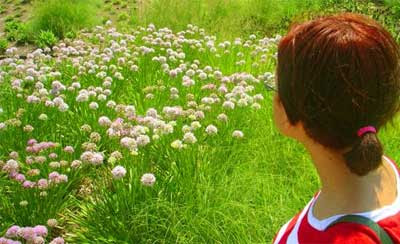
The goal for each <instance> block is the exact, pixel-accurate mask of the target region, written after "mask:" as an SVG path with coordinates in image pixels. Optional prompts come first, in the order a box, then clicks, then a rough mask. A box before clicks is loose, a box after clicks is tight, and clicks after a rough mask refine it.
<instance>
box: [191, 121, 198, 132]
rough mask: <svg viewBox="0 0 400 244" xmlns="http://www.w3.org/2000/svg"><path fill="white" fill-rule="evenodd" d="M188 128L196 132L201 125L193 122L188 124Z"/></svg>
mask: <svg viewBox="0 0 400 244" xmlns="http://www.w3.org/2000/svg"><path fill="white" fill-rule="evenodd" d="M190 127H191V128H192V130H197V129H199V128H201V124H200V122H199V121H193V122H192V123H191V124H190Z"/></svg>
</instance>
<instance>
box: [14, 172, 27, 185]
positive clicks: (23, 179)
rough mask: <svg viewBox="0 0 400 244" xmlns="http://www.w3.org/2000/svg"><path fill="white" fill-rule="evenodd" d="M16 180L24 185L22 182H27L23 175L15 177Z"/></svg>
mask: <svg viewBox="0 0 400 244" xmlns="http://www.w3.org/2000/svg"><path fill="white" fill-rule="evenodd" d="M15 180H16V181H19V182H21V183H22V182H24V181H25V175H23V174H17V175H16V176H15Z"/></svg>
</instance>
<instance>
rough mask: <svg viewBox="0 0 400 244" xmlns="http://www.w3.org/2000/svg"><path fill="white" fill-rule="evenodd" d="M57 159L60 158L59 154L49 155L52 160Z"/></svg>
mask: <svg viewBox="0 0 400 244" xmlns="http://www.w3.org/2000/svg"><path fill="white" fill-rule="evenodd" d="M57 157H58V155H57V153H50V154H49V158H51V159H55V158H57Z"/></svg>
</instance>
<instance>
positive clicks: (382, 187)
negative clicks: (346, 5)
mask: <svg viewBox="0 0 400 244" xmlns="http://www.w3.org/2000/svg"><path fill="white" fill-rule="evenodd" d="M399 57H400V55H399V49H398V46H397V44H396V42H395V41H394V40H393V38H392V37H391V35H390V34H389V33H388V32H387V31H386V30H384V29H383V28H382V27H381V26H380V25H379V24H378V23H377V22H375V21H374V20H372V19H369V18H367V17H364V16H362V15H357V14H350V13H346V14H340V15H334V16H327V17H323V18H319V19H316V20H312V21H309V22H306V23H303V24H300V25H297V26H294V27H292V28H291V29H290V31H289V33H288V34H287V35H286V36H285V37H283V39H282V40H281V42H280V44H279V48H278V67H277V87H278V94H277V95H276V96H275V98H274V118H275V123H276V126H277V127H278V129H279V130H280V132H281V133H282V134H284V135H286V136H289V137H292V138H294V139H296V140H298V141H299V142H301V143H302V144H303V145H304V146H305V148H306V149H307V151H308V152H309V153H310V155H311V158H312V161H313V163H314V165H315V167H316V169H317V172H318V175H319V178H320V181H321V185H322V188H321V190H320V191H319V192H318V193H317V194H315V196H314V197H313V198H312V199H311V201H310V202H309V203H308V204H307V206H306V207H305V208H304V209H303V210H302V211H301V212H300V213H299V214H297V215H296V216H295V217H293V218H292V219H291V220H290V221H289V222H288V223H287V224H285V225H284V226H283V227H282V228H281V229H280V230H279V232H278V233H277V235H276V237H275V239H274V243H290V244H292V243H367V244H368V243H381V242H384V243H386V241H389V243H390V242H392V243H400V174H399V171H398V170H397V168H396V165H395V163H394V162H393V161H391V160H390V159H389V158H388V157H386V156H384V155H383V150H382V146H381V143H380V142H379V139H378V134H377V133H378V131H379V129H380V128H381V127H382V126H383V125H385V124H386V123H387V122H388V121H390V120H391V119H392V118H393V117H394V115H395V113H396V112H397V111H398V110H399V98H400V66H399V65H400V63H399ZM348 215H351V217H348ZM343 216H346V217H343ZM354 216H356V217H354ZM360 219H361V220H360ZM379 232H381V233H380V234H379ZM385 238H388V239H385Z"/></svg>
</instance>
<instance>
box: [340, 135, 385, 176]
mask: <svg viewBox="0 0 400 244" xmlns="http://www.w3.org/2000/svg"><path fill="white" fill-rule="evenodd" d="M382 155H383V148H382V144H381V143H380V141H379V139H378V137H377V135H376V134H375V133H374V132H371V131H369V132H367V133H364V134H362V135H361V136H359V137H358V138H357V141H356V142H355V143H354V144H353V147H352V149H351V150H350V151H348V152H346V153H344V155H343V156H344V159H345V162H346V165H347V167H348V168H349V169H350V171H351V172H352V173H354V174H357V175H359V176H364V175H366V174H368V173H369V172H370V171H372V170H374V169H376V168H378V167H379V165H380V164H381V162H382Z"/></svg>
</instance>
